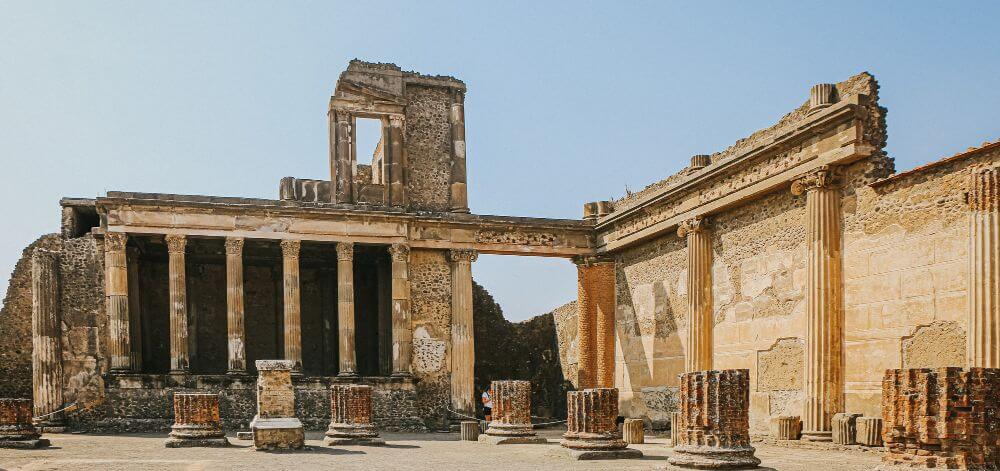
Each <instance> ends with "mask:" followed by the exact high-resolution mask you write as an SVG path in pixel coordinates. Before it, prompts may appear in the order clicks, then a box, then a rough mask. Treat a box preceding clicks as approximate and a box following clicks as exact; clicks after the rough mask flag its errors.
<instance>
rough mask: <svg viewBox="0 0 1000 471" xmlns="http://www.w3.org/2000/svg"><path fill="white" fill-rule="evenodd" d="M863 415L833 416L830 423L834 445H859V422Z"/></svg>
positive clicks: (845, 414) (844, 414)
mask: <svg viewBox="0 0 1000 471" xmlns="http://www.w3.org/2000/svg"><path fill="white" fill-rule="evenodd" d="M858 417H861V414H850V413H847V412H840V413H837V414H834V415H833V419H832V420H831V421H830V424H831V426H832V427H833V443H836V444H837V445H854V444H857V443H858V440H857V437H858V429H857V422H858Z"/></svg>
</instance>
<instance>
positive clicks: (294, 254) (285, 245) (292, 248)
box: [280, 239, 302, 258]
mask: <svg viewBox="0 0 1000 471" xmlns="http://www.w3.org/2000/svg"><path fill="white" fill-rule="evenodd" d="M280 245H281V256H282V257H285V258H299V251H300V250H301V249H302V241H300V240H290V239H286V240H283V241H281V243H280Z"/></svg>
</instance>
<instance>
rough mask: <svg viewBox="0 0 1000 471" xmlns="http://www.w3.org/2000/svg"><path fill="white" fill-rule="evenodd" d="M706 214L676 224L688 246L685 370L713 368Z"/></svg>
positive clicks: (708, 244) (710, 273) (710, 239)
mask: <svg viewBox="0 0 1000 471" xmlns="http://www.w3.org/2000/svg"><path fill="white" fill-rule="evenodd" d="M708 226H709V222H708V220H707V219H705V218H701V217H699V218H694V219H688V220H687V221H684V222H683V223H681V224H680V226H678V227H677V236H678V237H686V238H687V246H688V282H687V293H688V316H687V325H688V334H687V352H686V356H685V361H686V366H685V368H684V371H685V372H689V373H690V372H693V371H705V370H711V369H712V361H713V360H712V330H713V329H714V328H715V315H714V314H713V310H712V238H711V235H710V232H709V229H708Z"/></svg>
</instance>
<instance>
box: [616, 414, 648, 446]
mask: <svg viewBox="0 0 1000 471" xmlns="http://www.w3.org/2000/svg"><path fill="white" fill-rule="evenodd" d="M644 427H645V423H644V422H643V421H642V419H625V423H624V424H622V440H624V441H625V443H627V444H629V445H632V444H642V443H646V434H645V430H644V429H643V428H644Z"/></svg>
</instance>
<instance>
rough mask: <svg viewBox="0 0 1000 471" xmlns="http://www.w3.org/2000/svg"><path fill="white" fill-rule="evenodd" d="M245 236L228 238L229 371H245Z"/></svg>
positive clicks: (227, 326) (227, 315)
mask: <svg viewBox="0 0 1000 471" xmlns="http://www.w3.org/2000/svg"><path fill="white" fill-rule="evenodd" d="M243 242H244V240H243V238H240V237H227V238H226V332H227V335H228V338H229V345H228V346H229V349H228V351H229V370H228V371H229V372H230V373H237V374H238V373H245V372H246V369H247V359H246V323H245V321H244V318H243V317H244V312H245V311H244V308H243Z"/></svg>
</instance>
